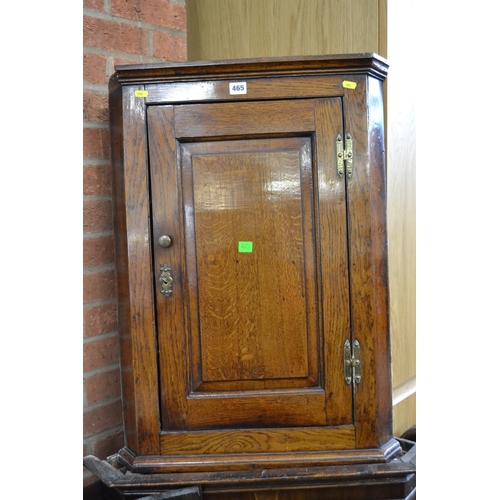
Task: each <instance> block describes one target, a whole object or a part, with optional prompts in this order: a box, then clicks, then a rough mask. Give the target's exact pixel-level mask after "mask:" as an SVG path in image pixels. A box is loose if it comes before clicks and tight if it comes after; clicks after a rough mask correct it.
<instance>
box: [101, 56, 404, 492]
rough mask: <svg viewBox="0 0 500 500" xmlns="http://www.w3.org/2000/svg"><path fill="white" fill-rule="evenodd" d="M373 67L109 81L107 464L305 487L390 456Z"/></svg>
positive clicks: (168, 68)
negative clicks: (116, 367)
mask: <svg viewBox="0 0 500 500" xmlns="http://www.w3.org/2000/svg"><path fill="white" fill-rule="evenodd" d="M386 71H387V64H386V62H385V60H384V59H382V58H380V57H379V56H377V55H373V54H356V55H349V56H339V55H337V56H321V57H301V58H297V57H289V58H279V59H259V60H256V59H254V60H241V61H219V62H217V61H212V62H203V63H181V64H175V65H169V64H164V65H163V64H149V65H137V66H118V67H117V68H116V73H115V75H114V76H113V77H112V79H111V82H110V112H111V131H112V160H113V172H114V199H115V214H114V215H115V228H116V232H115V234H116V253H117V269H116V274H117V282H118V290H119V328H120V338H121V374H122V392H123V403H124V425H125V436H126V447H125V448H123V449H122V450H121V451H120V453H119V461H120V463H121V465H125V466H126V467H127V468H128V469H129V470H130V471H131V472H132V473H136V474H144V475H145V476H147V475H149V474H159V475H160V476H161V475H162V474H163V475H164V476H163V477H167V476H165V475H168V474H170V476H169V477H172V476H171V474H178V476H176V477H181V476H182V474H184V473H190V474H200V473H201V474H203V473H206V474H208V475H207V476H206V477H214V476H213V474H214V473H232V472H235V473H238V474H241V477H242V478H243V477H246V476H245V474H246V475H247V476H248V474H249V471H255V470H261V471H265V470H278V472H279V469H283V470H285V469H290V468H294V470H295V472H296V473H300V474H303V473H304V471H307V470H308V468H315V467H316V468H318V467H320V468H324V467H333V466H358V467H359V466H363V465H373V464H386V463H387V462H390V461H391V460H392V459H393V458H394V457H395V456H396V455H397V454H398V453H399V452H400V446H399V443H398V442H397V441H396V440H395V439H394V438H393V436H392V416H391V415H392V413H391V411H392V404H391V367H390V345H389V322H388V276H387V237H386V210H385V163H384V132H383V105H382V88H381V87H382V80H383V79H384V78H385V75H386ZM311 470H313V469H311ZM344 472H345V470H344ZM210 474H212V476H210ZM306 475H307V474H306ZM234 477H235V476H233V478H234ZM206 481H208V483H207V484H210V480H209V479H206ZM181 483H182V481H181V482H180V483H179V484H181ZM301 498H302V497H301ZM304 498H305V497H304Z"/></svg>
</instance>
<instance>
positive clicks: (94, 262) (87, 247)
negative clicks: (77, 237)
mask: <svg viewBox="0 0 500 500" xmlns="http://www.w3.org/2000/svg"><path fill="white" fill-rule="evenodd" d="M114 260H115V243H114V238H113V236H99V237H96V238H86V239H84V240H83V267H97V266H104V265H106V264H112V263H114Z"/></svg>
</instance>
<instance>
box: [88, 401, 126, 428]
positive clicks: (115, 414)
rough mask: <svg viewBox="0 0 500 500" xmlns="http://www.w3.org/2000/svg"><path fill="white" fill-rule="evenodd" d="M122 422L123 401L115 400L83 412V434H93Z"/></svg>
mask: <svg viewBox="0 0 500 500" xmlns="http://www.w3.org/2000/svg"><path fill="white" fill-rule="evenodd" d="M121 423H122V402H121V400H118V401H115V402H114V403H110V404H108V405H104V406H100V407H98V408H94V409H92V410H88V411H86V412H84V413H83V435H84V436H91V435H93V434H96V433H98V432H101V431H103V430H106V429H109V428H110V427H113V426H115V425H118V424H121Z"/></svg>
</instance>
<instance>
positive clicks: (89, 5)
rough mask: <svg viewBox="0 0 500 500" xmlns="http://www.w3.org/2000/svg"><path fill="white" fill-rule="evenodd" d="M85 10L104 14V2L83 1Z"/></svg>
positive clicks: (95, 0) (102, 0) (101, 0)
mask: <svg viewBox="0 0 500 500" xmlns="http://www.w3.org/2000/svg"><path fill="white" fill-rule="evenodd" d="M83 8H84V9H89V10H97V11H99V12H104V0H83Z"/></svg>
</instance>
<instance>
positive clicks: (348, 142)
mask: <svg viewBox="0 0 500 500" xmlns="http://www.w3.org/2000/svg"><path fill="white" fill-rule="evenodd" d="M335 144H336V148H337V172H338V174H339V176H340V177H343V176H344V161H345V164H346V170H347V177H348V179H350V178H351V177H352V137H351V134H350V133H349V132H348V133H347V134H346V136H345V146H346V147H345V149H344V141H343V140H342V136H341V135H340V134H338V135H337V140H336V141H335Z"/></svg>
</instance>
